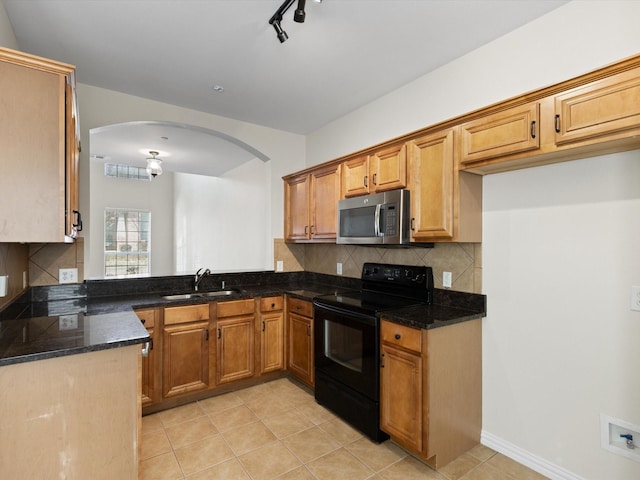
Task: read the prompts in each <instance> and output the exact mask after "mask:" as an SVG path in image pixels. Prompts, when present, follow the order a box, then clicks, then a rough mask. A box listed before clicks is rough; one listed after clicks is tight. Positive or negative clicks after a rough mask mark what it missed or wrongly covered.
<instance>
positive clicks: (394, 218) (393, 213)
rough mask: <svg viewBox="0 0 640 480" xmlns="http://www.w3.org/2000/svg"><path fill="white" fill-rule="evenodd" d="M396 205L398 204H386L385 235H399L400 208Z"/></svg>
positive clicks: (383, 230)
mask: <svg viewBox="0 0 640 480" xmlns="http://www.w3.org/2000/svg"><path fill="white" fill-rule="evenodd" d="M396 207H397V205H396V204H391V205H385V209H384V227H383V229H382V232H383V233H384V236H385V237H394V236H396V235H398V209H397V208H396Z"/></svg>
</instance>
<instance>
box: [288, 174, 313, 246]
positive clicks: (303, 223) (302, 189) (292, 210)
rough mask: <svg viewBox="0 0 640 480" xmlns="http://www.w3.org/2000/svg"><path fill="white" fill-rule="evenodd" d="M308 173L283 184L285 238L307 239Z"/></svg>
mask: <svg viewBox="0 0 640 480" xmlns="http://www.w3.org/2000/svg"><path fill="white" fill-rule="evenodd" d="M310 184H311V179H310V177H309V175H300V176H297V177H294V178H291V179H289V180H287V181H286V182H285V184H284V188H285V195H284V197H285V198H284V210H285V240H287V241H296V240H307V239H308V238H309V224H310V223H311V222H310V221H309V192H310Z"/></svg>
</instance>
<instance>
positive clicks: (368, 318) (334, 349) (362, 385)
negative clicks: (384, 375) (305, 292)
mask: <svg viewBox="0 0 640 480" xmlns="http://www.w3.org/2000/svg"><path fill="white" fill-rule="evenodd" d="M314 334H315V345H314V347H315V368H316V372H320V373H321V374H324V375H325V376H327V377H329V378H331V379H332V380H335V381H337V382H340V383H342V384H343V385H346V386H347V387H350V388H352V389H353V390H355V391H356V392H359V393H361V394H362V395H364V396H365V397H368V398H370V399H372V400H376V401H377V400H378V398H379V397H380V394H379V370H378V368H379V358H380V346H379V332H378V319H377V318H376V317H375V315H363V314H359V313H355V312H349V311H345V310H342V309H340V308H336V307H332V306H329V305H323V304H318V303H316V304H315V310H314Z"/></svg>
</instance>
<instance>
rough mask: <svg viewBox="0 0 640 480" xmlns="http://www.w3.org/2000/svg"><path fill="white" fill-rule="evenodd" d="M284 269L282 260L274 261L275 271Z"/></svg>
mask: <svg viewBox="0 0 640 480" xmlns="http://www.w3.org/2000/svg"><path fill="white" fill-rule="evenodd" d="M282 271H284V262H283V261H282V260H278V261H277V262H276V272H282Z"/></svg>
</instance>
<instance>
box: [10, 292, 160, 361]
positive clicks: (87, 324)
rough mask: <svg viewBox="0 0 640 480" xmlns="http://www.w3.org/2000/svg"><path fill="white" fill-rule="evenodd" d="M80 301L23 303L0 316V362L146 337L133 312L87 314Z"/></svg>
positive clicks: (129, 342)
mask: <svg viewBox="0 0 640 480" xmlns="http://www.w3.org/2000/svg"><path fill="white" fill-rule="evenodd" d="M83 303H85V302H83V301H79V302H73V301H64V300H61V301H51V302H46V303H42V302H37V303H33V304H25V308H24V309H22V310H21V312H20V314H19V315H18V316H17V317H14V318H10V317H9V318H8V317H7V314H5V312H3V315H2V319H0V366H4V365H11V364H16V363H24V362H31V361H35V360H44V359H48V358H55V357H61V356H65V355H75V354H79V353H87V352H93V351H97V350H106V349H109V348H119V347H125V346H128V345H135V344H140V343H144V342H146V341H148V340H149V335H148V333H147V330H146V329H145V328H144V327H143V326H142V324H141V323H140V320H139V319H138V317H137V316H136V314H135V313H134V312H133V311H132V310H131V309H130V308H129V310H128V311H120V312H117V313H106V314H97V315H94V314H88V313H87V312H86V310H85V308H84V306H83V305H82V304H83Z"/></svg>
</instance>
